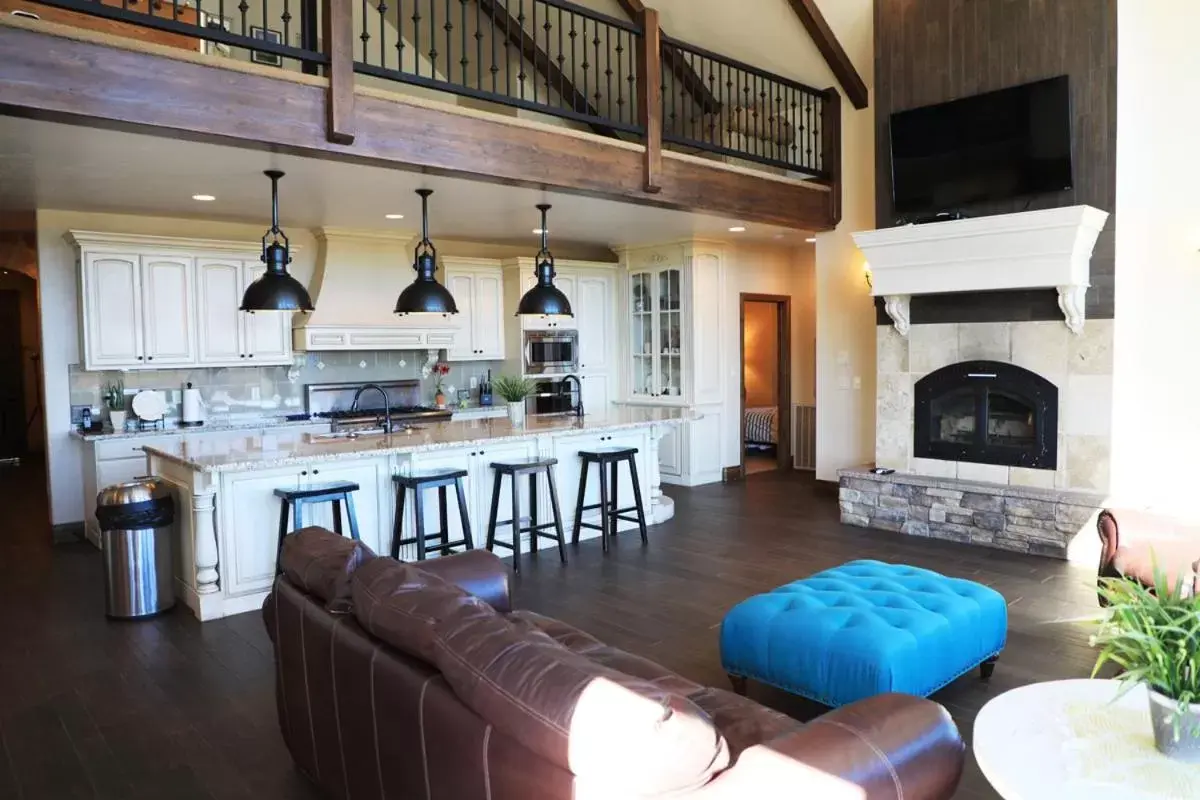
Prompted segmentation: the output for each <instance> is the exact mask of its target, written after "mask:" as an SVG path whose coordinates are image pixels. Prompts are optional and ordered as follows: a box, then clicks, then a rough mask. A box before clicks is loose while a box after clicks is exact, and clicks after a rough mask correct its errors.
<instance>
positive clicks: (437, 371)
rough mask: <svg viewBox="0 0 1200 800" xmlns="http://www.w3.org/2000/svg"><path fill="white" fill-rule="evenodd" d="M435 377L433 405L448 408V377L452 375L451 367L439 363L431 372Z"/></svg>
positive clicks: (443, 362) (441, 362)
mask: <svg viewBox="0 0 1200 800" xmlns="http://www.w3.org/2000/svg"><path fill="white" fill-rule="evenodd" d="M429 372H430V374H431V375H433V403H434V405H436V406H437V407H438V408H445V407H446V386H445V383H446V376H447V375H449V374H450V365H449V364H447V363H446V362H445V361H439V362H438V363H436V364H434V365H433V367H431V368H430V370H429Z"/></svg>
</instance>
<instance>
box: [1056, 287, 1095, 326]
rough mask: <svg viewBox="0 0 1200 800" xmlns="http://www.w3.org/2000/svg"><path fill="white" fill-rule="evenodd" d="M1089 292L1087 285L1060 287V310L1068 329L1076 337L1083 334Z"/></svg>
mask: <svg viewBox="0 0 1200 800" xmlns="http://www.w3.org/2000/svg"><path fill="white" fill-rule="evenodd" d="M1087 290H1088V287H1087V285H1086V284H1085V285H1082V286H1080V285H1067V286H1059V287H1058V308H1059V310H1060V311H1062V313H1063V321H1064V322H1066V324H1067V328H1068V329H1070V331H1071V333H1073V334H1075V335H1076V336H1078V335H1079V334H1081V333H1083V323H1084V321H1085V319H1086V311H1085V309H1086V302H1085V301H1086V298H1087Z"/></svg>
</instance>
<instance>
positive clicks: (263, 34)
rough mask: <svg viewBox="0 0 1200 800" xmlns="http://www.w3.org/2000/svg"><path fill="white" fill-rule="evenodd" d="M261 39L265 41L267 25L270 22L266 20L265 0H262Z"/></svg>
mask: <svg viewBox="0 0 1200 800" xmlns="http://www.w3.org/2000/svg"><path fill="white" fill-rule="evenodd" d="M261 21H262V37H263V38H262V40H263V41H264V42H265V41H267V27H268V26H269V25H270V23H268V22H267V0H262V20H261Z"/></svg>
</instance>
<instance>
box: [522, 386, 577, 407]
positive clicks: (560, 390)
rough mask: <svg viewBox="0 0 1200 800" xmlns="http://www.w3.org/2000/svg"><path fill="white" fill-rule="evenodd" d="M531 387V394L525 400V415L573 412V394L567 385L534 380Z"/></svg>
mask: <svg viewBox="0 0 1200 800" xmlns="http://www.w3.org/2000/svg"><path fill="white" fill-rule="evenodd" d="M533 387H534V388H533V393H532V394H530V395H529V396H528V397H526V398H525V413H526V414H529V415H531V416H536V415H539V414H569V413H570V412H572V411H574V410H575V393H574V391H572V388H571V386H570V385H569V384H565V383H563V381H560V380H558V379H557V378H546V379H544V380H535V381H534V382H533Z"/></svg>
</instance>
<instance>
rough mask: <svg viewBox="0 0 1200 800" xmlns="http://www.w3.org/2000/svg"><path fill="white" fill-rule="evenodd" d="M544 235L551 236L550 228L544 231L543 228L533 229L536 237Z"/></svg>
mask: <svg viewBox="0 0 1200 800" xmlns="http://www.w3.org/2000/svg"><path fill="white" fill-rule="evenodd" d="M543 233H544V234H546V235H547V236H549V235H550V229H549V228H547V229H546V230H542V229H541V228H534V229H533V235H534V236H541V235H542V234H543Z"/></svg>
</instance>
